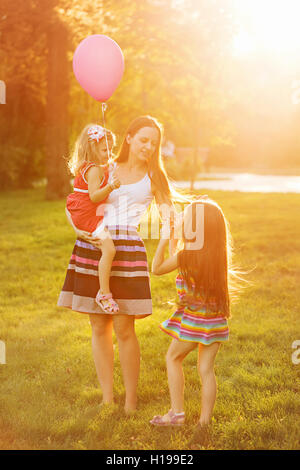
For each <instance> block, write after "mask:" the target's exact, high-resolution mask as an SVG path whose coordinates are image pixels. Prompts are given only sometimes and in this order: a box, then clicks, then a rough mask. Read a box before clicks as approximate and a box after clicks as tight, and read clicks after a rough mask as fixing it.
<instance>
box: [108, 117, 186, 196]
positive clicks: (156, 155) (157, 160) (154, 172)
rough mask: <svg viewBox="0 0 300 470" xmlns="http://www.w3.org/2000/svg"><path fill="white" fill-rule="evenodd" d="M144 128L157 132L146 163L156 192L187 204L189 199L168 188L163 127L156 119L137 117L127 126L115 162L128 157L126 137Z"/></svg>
mask: <svg viewBox="0 0 300 470" xmlns="http://www.w3.org/2000/svg"><path fill="white" fill-rule="evenodd" d="M144 127H152V128H154V129H156V130H157V131H158V136H159V139H158V143H157V147H156V149H155V151H154V152H153V154H152V156H151V158H150V160H149V163H148V175H149V177H150V179H151V181H152V182H153V184H154V185H155V187H156V188H157V189H158V191H159V192H160V193H161V194H162V195H163V196H165V197H166V198H167V199H168V200H170V201H174V202H175V201H178V202H188V201H190V199H189V198H188V197H185V196H184V195H183V194H180V192H178V191H176V190H175V189H174V188H172V186H170V183H169V179H168V176H167V172H166V170H165V167H164V164H163V160H162V156H161V143H162V138H163V126H162V124H161V123H160V122H158V120H157V119H155V118H154V117H152V116H148V115H146V116H139V117H137V118H135V119H134V120H133V121H132V122H131V123H130V124H129V126H128V128H127V130H126V133H125V136H124V139H123V142H122V144H121V147H120V150H119V152H118V156H117V158H116V159H115V161H117V162H119V163H123V162H126V161H127V160H128V157H129V144H128V142H127V135H128V134H129V135H130V136H131V137H133V136H134V135H135V134H136V133H137V132H138V131H139V130H140V129H142V128H144Z"/></svg>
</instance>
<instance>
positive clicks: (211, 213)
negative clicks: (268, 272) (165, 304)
mask: <svg viewBox="0 0 300 470" xmlns="http://www.w3.org/2000/svg"><path fill="white" fill-rule="evenodd" d="M196 204H203V206H204V219H203V220H202V221H198V220H194V219H195V213H196V211H195V208H196ZM187 217H188V218H189V217H192V218H193V221H192V223H193V225H194V227H196V230H200V229H201V230H203V222H204V232H203V235H204V240H203V242H204V243H203V247H202V248H201V249H198V250H190V249H188V243H189V242H188V240H187V239H186V237H185V236H184V238H183V241H184V249H183V250H182V251H180V252H179V253H178V265H179V271H180V272H181V274H182V276H183V278H184V280H185V282H186V284H187V287H188V292H189V294H188V296H187V299H188V298H190V299H191V302H193V301H195V299H197V298H198V299H201V300H200V301H201V302H203V303H204V304H206V305H208V306H209V309H210V310H213V311H220V312H222V314H223V315H224V316H225V317H230V297H232V295H233V294H234V292H235V290H236V289H235V287H234V285H233V282H232V278H233V277H234V270H233V267H232V239H231V235H230V231H229V225H228V222H227V221H226V219H225V216H224V214H223V212H222V210H221V208H220V207H219V206H218V204H217V203H216V202H215V201H212V200H210V199H203V200H201V201H198V202H193V203H192V205H191V206H190V208H189V211H188V213H187ZM185 221H186V217H185ZM200 223H201V224H202V227H200V226H199V224H200ZM229 294H231V295H229Z"/></svg>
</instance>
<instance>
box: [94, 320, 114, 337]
mask: <svg viewBox="0 0 300 470" xmlns="http://www.w3.org/2000/svg"><path fill="white" fill-rule="evenodd" d="M90 324H91V327H92V332H93V335H95V336H97V337H101V336H106V335H107V334H108V333H109V332H111V327H112V321H111V319H110V318H109V317H107V318H102V317H94V316H92V315H90Z"/></svg>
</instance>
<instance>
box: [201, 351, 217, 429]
mask: <svg viewBox="0 0 300 470" xmlns="http://www.w3.org/2000/svg"><path fill="white" fill-rule="evenodd" d="M219 347H220V343H212V344H210V345H209V346H204V345H203V344H200V345H199V354H198V371H199V374H200V377H201V382H202V393H201V416H200V421H199V423H200V424H201V425H206V424H209V423H210V420H211V417H212V414H213V409H214V405H215V401H216V396H217V382H216V376H215V371H214V363H215V358H216V355H217V352H218V350H219Z"/></svg>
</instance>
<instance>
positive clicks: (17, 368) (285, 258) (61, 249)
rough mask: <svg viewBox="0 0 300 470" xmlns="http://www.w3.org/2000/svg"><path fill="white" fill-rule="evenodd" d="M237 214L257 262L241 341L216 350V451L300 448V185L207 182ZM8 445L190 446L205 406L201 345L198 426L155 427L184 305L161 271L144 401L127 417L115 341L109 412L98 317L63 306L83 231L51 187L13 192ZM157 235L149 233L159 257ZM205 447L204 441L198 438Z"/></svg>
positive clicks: (195, 400)
mask: <svg viewBox="0 0 300 470" xmlns="http://www.w3.org/2000/svg"><path fill="white" fill-rule="evenodd" d="M205 192H206V193H208V194H209V196H210V197H213V198H214V199H215V200H217V201H218V202H219V203H220V205H221V206H222V208H223V210H224V213H225V215H226V216H227V218H228V220H229V222H230V225H231V231H232V234H233V238H234V241H235V247H236V250H235V262H236V263H237V264H238V265H240V266H241V267H242V268H244V269H252V268H254V269H253V271H252V272H251V273H250V274H249V276H248V279H249V280H251V281H252V284H251V285H250V286H249V287H248V288H247V289H246V291H245V292H244V293H243V294H242V295H241V297H240V299H239V302H238V303H237V304H235V305H234V306H233V309H232V319H231V320H230V341H229V342H228V343H227V344H225V345H223V346H222V348H221V350H220V352H219V354H218V356H217V360H216V375H217V381H218V397H217V402H216V406H215V411H214V418H213V422H214V429H213V435H212V438H211V440H210V442H209V444H208V447H207V448H208V449H299V448H300V445H299V436H300V418H299V416H300V402H299V388H300V387H299V375H300V364H299V365H297V364H293V363H292V353H293V349H292V343H293V341H295V340H297V339H300V331H299V300H300V299H299V281H300V237H299V233H300V220H299V207H300V195H291V194H290V195H286V194H267V195H265V194H255V193H253V194H247V193H234V192H232V193H231V192H221V191H219V192H213V191H205ZM0 207H1V213H2V218H1V240H0V255H1V266H2V269H1V273H0V290H1V294H2V301H1V305H0V340H2V341H4V342H5V344H6V364H0V396H1V401H0V436H1V437H0V449H120V450H122V449H155V450H161V449H167V450H171V449H188V441H189V438H190V436H191V430H192V428H193V426H194V424H195V423H196V421H197V418H198V416H199V410H200V390H201V388H200V383H199V378H198V375H197V371H196V367H195V366H196V352H193V353H192V354H191V355H190V356H188V357H187V359H186V361H185V364H184V368H185V374H186V390H185V396H186V413H187V425H186V426H185V427H184V428H181V429H178V430H177V429H175V430H169V429H156V428H155V429H153V428H152V427H151V426H150V424H148V421H149V419H151V418H152V416H153V415H154V414H158V413H160V412H164V411H167V410H168V407H169V395H168V388H167V379H166V370H165V352H166V351H167V348H168V345H169V342H170V338H169V337H168V336H167V335H164V334H163V333H162V332H161V331H160V330H159V329H158V324H159V323H160V322H161V321H162V320H164V319H165V318H167V317H168V316H169V315H170V314H171V313H172V311H173V307H172V306H171V305H170V304H169V303H168V301H171V300H174V299H175V296H176V291H175V286H174V275H173V274H170V275H166V276H163V277H160V278H158V277H153V278H152V280H151V283H152V294H153V303H154V314H153V316H152V317H150V318H149V317H148V318H146V319H143V320H139V321H137V322H136V331H137V335H138V338H139V342H140V347H141V374H140V381H139V390H138V393H139V408H138V413H137V415H135V416H134V417H131V418H128V417H126V416H125V415H124V412H123V404H124V386H123V383H122V379H121V375H120V363H119V358H118V348H117V344H116V340H115V338H114V342H115V353H116V354H115V356H116V357H115V371H114V374H115V394H116V404H115V405H114V406H112V407H109V408H107V409H104V410H102V411H99V403H100V402H101V391H100V389H99V386H98V383H97V378H96V373H95V368H94V364H93V359H92V354H91V345H90V336H91V331H90V325H89V321H88V317H87V316H85V315H82V314H79V313H75V312H72V311H70V310H65V309H61V308H58V307H56V302H57V297H58V294H59V291H60V289H61V287H62V284H63V281H64V276H65V270H66V267H67V265H68V261H69V257H70V254H71V251H72V248H73V243H74V235H73V232H72V229H71V228H70V227H69V226H68V224H67V222H66V220H65V215H64V201H58V202H46V201H44V189H43V188H38V189H35V190H28V191H16V192H8V193H2V194H1V195H0ZM155 246H156V241H146V248H147V252H148V258H149V262H151V260H152V257H153V253H154V249H155ZM199 449H200V447H199Z"/></svg>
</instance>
